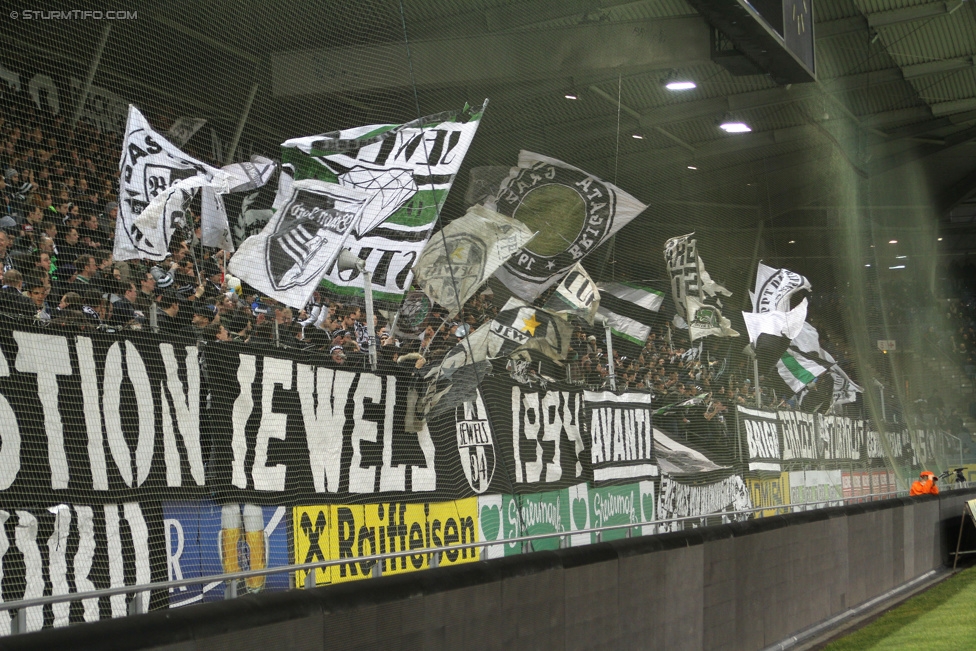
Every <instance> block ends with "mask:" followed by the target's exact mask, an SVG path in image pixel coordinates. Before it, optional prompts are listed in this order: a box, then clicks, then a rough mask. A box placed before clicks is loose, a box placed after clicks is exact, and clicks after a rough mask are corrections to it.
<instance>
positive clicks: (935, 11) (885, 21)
mask: <svg viewBox="0 0 976 651" xmlns="http://www.w3.org/2000/svg"><path fill="white" fill-rule="evenodd" d="M948 4H949V3H947V2H929V3H927V4H924V5H917V6H915V7H905V8H904V9H892V10H891V11H879V12H877V13H873V14H868V25H870V26H871V27H874V28H877V27H887V26H889V25H897V24H899V23H910V22H914V21H916V20H924V19H925V18H932V17H934V16H941V15H942V14H947V13H949V7H948V6H947V5H948Z"/></svg>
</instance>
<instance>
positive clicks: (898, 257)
mask: <svg viewBox="0 0 976 651" xmlns="http://www.w3.org/2000/svg"><path fill="white" fill-rule="evenodd" d="M907 257H908V256H907V255H896V256H895V260H904V259H905V258H907Z"/></svg>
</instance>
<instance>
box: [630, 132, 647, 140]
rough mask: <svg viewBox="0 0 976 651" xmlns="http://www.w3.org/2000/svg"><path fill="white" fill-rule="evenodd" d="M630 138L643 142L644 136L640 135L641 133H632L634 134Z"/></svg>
mask: <svg viewBox="0 0 976 651" xmlns="http://www.w3.org/2000/svg"><path fill="white" fill-rule="evenodd" d="M630 137H631V138H634V139H635V140H643V139H644V134H642V133H634V134H631V136H630Z"/></svg>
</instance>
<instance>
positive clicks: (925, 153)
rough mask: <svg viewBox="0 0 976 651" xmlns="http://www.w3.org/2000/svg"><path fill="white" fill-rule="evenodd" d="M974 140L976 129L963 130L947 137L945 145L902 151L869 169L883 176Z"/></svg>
mask: <svg viewBox="0 0 976 651" xmlns="http://www.w3.org/2000/svg"><path fill="white" fill-rule="evenodd" d="M973 140H976V127H970V128H968V129H963V130H962V131H958V132H956V133H953V134H951V135H949V136H946V139H945V145H942V146H939V145H923V146H921V147H919V148H917V149H912V150H909V151H902V152H899V153H897V154H892V155H891V156H887V157H885V158H882V159H879V160H878V161H876V162H873V163H872V164H870V165H869V166H868V168H869V171H870V173H871V174H872V175H875V174H882V173H884V172H887V171H890V170H893V169H896V168H898V167H901V166H903V165H908V164H910V163H914V162H916V161H919V160H922V159H923V158H928V157H929V156H934V155H935V154H941V153H942V152H944V151H947V150H949V149H952V148H953V147H958V146H959V145H963V144H965V143H967V142H971V141H973Z"/></svg>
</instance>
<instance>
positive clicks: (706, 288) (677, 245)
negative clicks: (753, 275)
mask: <svg viewBox="0 0 976 651" xmlns="http://www.w3.org/2000/svg"><path fill="white" fill-rule="evenodd" d="M694 235H695V234H694V233H688V234H687V235H679V236H678V237H672V238H671V239H670V240H668V241H667V242H666V243H665V244H664V261H665V263H667V267H668V273H669V274H670V275H671V296H672V297H673V298H674V309H675V311H676V312H677V315H678V316H679V317H681V319H682V321H684V322H686V323H687V322H688V321H689V320H691V319H694V318H695V314H694V312H693V311H689V310H688V305H687V301H686V300H685V299H686V298H687V297H688V296H691V297H693V298H695V299H697V300H698V301H699V302H702V303H703V302H704V300H705V299H706V298H714V297H715V295H716V294H723V295H725V296H731V295H732V292H730V291H729V290H727V289H725V287H723V286H722V285H719V284H718V283H716V282H714V281H713V280H712V278H711V276H709V275H708V272H707V271H705V263H704V261H703V260H702V259H701V256H699V255H698V240H696V239H694V238H693V237H694Z"/></svg>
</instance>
